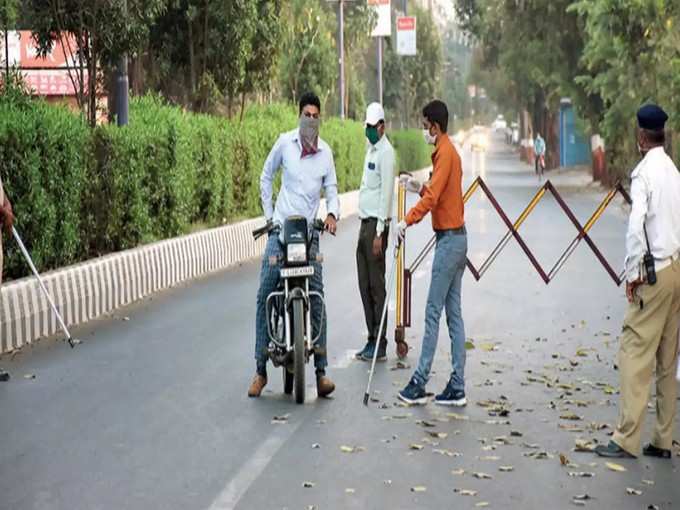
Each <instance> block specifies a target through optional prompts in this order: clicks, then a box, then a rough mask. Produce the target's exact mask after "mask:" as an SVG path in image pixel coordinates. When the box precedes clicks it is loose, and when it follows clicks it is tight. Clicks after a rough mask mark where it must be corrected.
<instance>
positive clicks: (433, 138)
mask: <svg viewBox="0 0 680 510" xmlns="http://www.w3.org/2000/svg"><path fill="white" fill-rule="evenodd" d="M423 138H425V143H427V144H429V145H434V144H436V143H437V135H431V134H430V130H429V129H423Z"/></svg>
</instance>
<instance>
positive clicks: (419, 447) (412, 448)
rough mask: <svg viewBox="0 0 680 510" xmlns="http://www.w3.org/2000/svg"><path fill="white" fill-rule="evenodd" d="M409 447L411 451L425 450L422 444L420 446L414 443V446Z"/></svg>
mask: <svg viewBox="0 0 680 510" xmlns="http://www.w3.org/2000/svg"><path fill="white" fill-rule="evenodd" d="M408 447H409V449H411V450H418V451H420V450H422V449H423V448H425V447H424V446H423V445H422V444H418V443H412V444H410V445H409V446H408Z"/></svg>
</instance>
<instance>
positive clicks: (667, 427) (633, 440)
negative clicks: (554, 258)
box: [595, 105, 680, 459]
mask: <svg viewBox="0 0 680 510" xmlns="http://www.w3.org/2000/svg"><path fill="white" fill-rule="evenodd" d="M637 117H638V125H639V129H638V147H639V150H640V153H641V154H642V155H643V159H642V161H641V162H640V163H639V164H638V166H637V167H636V168H635V170H633V173H632V176H631V177H632V183H631V197H632V199H633V207H632V210H631V213H630V220H629V225H628V234H627V236H626V262H625V265H626V295H627V297H628V302H629V303H630V305H629V307H628V310H627V312H626V315H625V318H624V321H623V334H622V335H621V345H620V349H619V370H620V376H621V397H620V403H619V405H620V413H619V421H618V424H617V426H616V431H615V432H614V436H613V437H612V440H611V441H610V442H609V444H608V445H601V446H598V447H597V448H596V450H595V452H596V453H597V454H598V455H600V456H602V457H618V458H625V457H637V456H638V455H639V454H640V442H641V441H640V436H641V433H642V424H643V422H644V418H645V415H646V414H647V402H648V400H649V394H650V386H651V384H652V373H653V372H654V371H655V370H656V427H655V429H654V433H653V435H652V440H651V442H650V443H649V444H647V445H646V446H645V447H644V448H643V449H642V453H643V454H644V455H647V456H650V457H661V458H664V459H670V457H671V446H672V441H673V418H674V416H675V409H676V398H677V397H676V393H677V383H676V381H675V367H676V362H677V356H678V317H679V316H680V198H678V197H680V173H678V169H677V168H676V167H675V165H674V164H673V161H672V160H671V158H669V157H668V155H667V154H666V152H665V151H664V143H665V134H664V126H665V123H666V120H667V119H668V116H667V115H666V114H665V113H664V111H663V110H662V109H661V108H659V107H658V106H655V105H647V106H644V107H642V108H641V109H640V110H639V111H638V114H637ZM647 253H649V254H651V257H653V261H652V260H651V258H650V257H649V256H647V257H648V259H649V264H650V265H653V266H654V274H655V275H656V282H654V278H653V276H652V275H651V271H647V270H646V269H645V268H646V266H647V265H648V264H646V263H645V260H644V259H645V256H646V254H647Z"/></svg>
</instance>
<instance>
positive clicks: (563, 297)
mask: <svg viewBox="0 0 680 510" xmlns="http://www.w3.org/2000/svg"><path fill="white" fill-rule="evenodd" d="M464 171H465V173H466V182H470V181H471V180H472V178H473V177H474V175H475V174H476V173H479V174H481V175H483V176H484V178H485V179H486V180H487V182H488V183H489V184H490V186H491V187H492V189H493V191H494V193H495V194H496V197H497V198H498V200H499V202H500V203H501V204H502V206H503V207H504V208H505V209H506V210H507V212H508V214H509V215H510V217H511V218H515V217H517V215H518V214H519V213H520V212H521V210H522V209H523V208H524V206H525V205H526V203H527V202H528V201H529V199H530V198H531V196H532V195H533V193H534V192H535V190H536V188H537V186H538V183H537V179H536V178H535V177H534V176H533V174H532V172H531V168H530V167H529V166H527V165H524V164H520V163H518V162H517V161H516V156H515V155H514V154H511V153H510V152H508V151H507V150H506V149H505V147H504V146H503V144H502V142H497V143H496V144H495V145H494V147H493V148H492V150H491V151H490V153H489V154H488V155H481V154H474V155H472V154H470V153H469V152H467V151H465V153H464ZM550 177H551V179H554V182H555V183H556V184H557V186H558V188H559V189H560V190H561V191H563V192H564V196H565V198H566V200H567V202H568V203H569V204H570V205H571V206H572V207H573V208H574V210H575V212H576V215H577V216H578V217H579V219H581V220H582V221H583V220H585V219H586V218H587V217H588V216H589V215H590V213H591V212H592V211H593V210H594V209H595V207H596V205H597V204H598V202H599V200H601V198H602V196H603V193H602V192H601V191H599V190H598V189H597V188H594V187H592V186H585V184H586V183H587V180H588V179H587V178H585V179H584V176H583V174H580V173H578V172H568V173H563V174H559V175H550ZM466 216H467V224H468V230H469V233H470V234H469V244H470V258H471V259H472V260H473V261H474V262H475V263H476V264H478V265H479V264H480V263H481V261H482V260H483V259H484V257H485V255H486V254H488V252H489V251H490V250H491V249H492V248H493V246H494V245H495V243H496V242H497V240H498V239H499V238H500V237H501V236H502V235H503V234H504V227H503V225H502V224H501V222H500V220H499V219H498V217H497V216H496V214H495V213H494V212H493V210H492V209H491V207H490V204H489V203H488V201H486V200H484V199H482V197H481V196H475V197H474V198H473V199H471V201H470V203H469V205H468V207H467V209H466ZM624 229H625V210H624V209H623V208H622V207H621V206H620V204H619V202H616V203H615V204H612V207H611V208H610V209H609V210H608V211H607V212H606V213H605V214H604V216H603V217H602V219H601V221H600V222H599V223H598V224H597V225H596V227H595V228H594V229H593V231H592V235H593V238H594V239H595V240H596V242H597V243H598V245H599V246H600V247H601V248H602V251H603V252H604V253H605V255H606V256H607V257H608V258H609V260H610V261H611V262H612V263H613V264H614V265H615V267H620V265H621V261H622V259H623V236H624ZM522 232H523V234H524V235H525V239H526V241H527V243H528V244H529V246H530V247H531V248H532V250H534V252H535V253H536V255H537V257H538V259H539V261H541V263H542V264H543V265H544V266H551V263H552V262H553V261H554V260H555V259H556V258H557V257H558V256H559V254H560V253H561V252H562V250H563V249H564V248H565V247H566V246H567V245H568V243H569V242H570V241H571V239H572V238H573V236H574V235H575V231H574V228H573V226H572V225H571V224H570V223H569V222H568V221H567V220H566V218H565V217H564V216H563V214H562V213H561V212H560V211H559V210H558V209H557V207H556V205H555V203H554V202H553V201H552V199H548V198H546V200H545V201H544V202H543V203H541V205H539V206H538V207H537V209H536V211H535V213H534V214H533V215H532V216H531V217H530V218H529V219H528V220H527V221H526V223H525V224H524V225H523V226H522ZM357 233H358V222H357V220H356V218H348V219H345V220H344V221H342V222H341V224H340V232H339V235H338V237H337V238H324V240H323V241H322V250H323V251H324V253H325V256H326V263H325V273H326V285H327V297H328V303H329V307H330V308H329V324H330V328H329V348H330V361H331V365H332V366H331V369H330V372H329V374H330V375H331V377H333V378H334V380H335V381H336V383H337V385H338V389H337V392H336V394H335V395H334V398H333V399H331V400H316V399H315V398H313V394H314V391H310V392H309V393H311V394H312V397H310V398H309V399H308V401H307V402H306V403H305V405H303V406H298V405H295V404H294V403H293V402H292V400H291V399H290V398H288V397H285V396H283V395H282V394H281V392H282V383H281V381H280V380H279V379H280V378H279V374H278V371H276V372H274V371H270V379H271V382H270V384H269V386H268V389H267V391H266V393H265V394H264V396H263V398H260V399H259V400H251V399H248V398H247V397H246V388H247V385H248V383H249V381H250V378H251V376H252V373H253V369H254V366H253V361H252V350H253V331H254V324H253V316H254V301H255V292H256V287H257V274H258V262H256V261H253V262H252V263H248V264H244V265H242V266H241V267H239V268H237V269H232V270H228V271H224V272H221V273H219V274H215V275H212V276H210V277H208V278H205V279H202V280H199V281H196V282H193V283H191V284H190V285H187V286H184V287H181V288H177V289H174V290H171V291H169V292H166V293H164V294H162V295H160V296H158V297H155V298H153V299H150V300H147V301H145V302H143V303H140V304H138V305H135V306H132V307H129V308H127V309H125V310H123V311H121V312H118V313H117V314H116V315H115V317H112V318H109V319H105V320H101V321H98V322H96V323H94V324H92V325H88V326H86V327H82V328H80V329H79V330H78V331H77V334H78V336H79V337H81V338H83V339H84V340H85V342H84V343H83V344H82V345H81V346H79V347H78V348H77V349H75V350H70V349H68V348H67V347H65V346H64V345H63V344H60V343H55V342H43V343H42V344H41V345H38V346H37V347H35V348H33V349H29V350H26V351H24V352H22V353H21V354H20V355H18V356H16V357H15V358H14V359H12V360H8V359H3V360H0V362H1V363H2V365H3V367H4V368H5V369H8V370H9V371H10V372H11V374H12V380H11V381H10V382H8V383H0V509H2V510H5V509H7V510H27V509H41V510H42V509H64V510H72V509H116V510H120V509H140V510H148V509H181V510H185V509H196V510H208V509H226V508H237V509H239V510H259V509H283V508H288V509H310V508H315V509H319V510H322V509H323V510H325V509H354V508H356V509H382V508H390V509H414V508H428V509H429V508H432V509H440V508H476V507H477V505H479V506H481V504H483V503H485V502H486V503H488V504H489V506H490V507H491V508H537V509H540V508H570V507H572V506H574V503H573V502H572V498H573V497H574V496H576V495H583V494H587V495H588V496H589V497H590V498H591V499H590V500H588V501H586V506H587V507H591V508H624V509H627V508H631V509H641V508H647V507H648V505H658V506H659V508H672V507H674V508H677V507H678V505H680V488H679V487H678V483H677V481H678V479H679V478H678V476H679V475H678V472H677V471H678V467H680V458H678V457H676V458H674V460H673V461H672V462H663V461H655V460H648V459H641V460H638V461H626V462H622V464H624V465H625V467H626V468H627V471H626V472H615V471H611V470H609V469H607V467H606V466H605V464H604V463H603V462H601V461H600V460H598V459H596V458H595V457H594V456H592V455H591V454H589V453H578V452H574V451H573V449H574V445H575V441H576V440H577V439H578V438H583V439H587V440H591V439H593V438H596V439H599V440H601V441H604V440H608V438H607V432H608V431H609V430H611V429H610V428H602V427H607V426H611V424H612V423H613V422H614V420H615V418H616V411H617V408H616V402H617V397H616V394H615V393H614V392H615V391H616V387H617V373H616V372H615V371H614V369H613V362H614V359H615V353H616V346H617V342H616V338H617V334H618V332H619V331H620V322H621V318H622V314H623V311H624V299H623V296H622V291H621V289H618V288H617V287H616V286H615V285H614V284H613V282H612V281H611V279H610V278H609V276H608V275H607V274H606V272H605V271H604V270H603V269H602V267H601V266H600V265H599V264H598V262H597V260H596V259H595V257H594V256H593V254H592V253H591V252H590V251H589V250H588V248H587V247H586V246H585V245H583V246H580V247H579V248H578V249H577V251H576V252H575V253H574V255H573V257H572V258H571V259H570V260H569V261H568V262H567V264H566V265H565V267H564V268H563V269H562V271H561V272H560V273H559V274H558V276H557V278H556V279H555V280H554V281H553V282H552V283H551V284H550V285H549V286H546V285H545V284H543V282H542V281H541V280H540V278H539V277H538V275H537V274H536V272H535V271H534V269H533V268H532V267H531V265H530V264H529V262H528V260H527V259H526V257H525V256H524V254H523V253H522V252H521V251H520V249H519V248H518V246H517V244H516V243H515V242H514V241H512V242H511V243H510V244H509V245H508V247H507V249H506V251H505V252H504V253H503V255H502V256H501V257H500V258H499V259H498V260H497V261H496V263H495V264H494V266H493V267H492V268H491V269H490V270H489V272H488V273H487V274H486V275H485V276H484V278H483V279H482V280H481V281H480V282H475V281H474V279H473V278H472V277H471V276H470V274H466V276H465V281H464V288H463V300H464V316H465V324H466V330H467V336H468V337H469V338H470V339H471V341H472V342H473V343H474V345H475V349H473V350H470V351H468V368H467V375H468V377H467V381H468V382H467V384H468V398H469V400H470V404H469V405H468V407H467V408H466V409H464V410H460V411H458V415H448V414H447V411H449V410H447V409H441V408H438V407H436V406H434V405H433V404H429V405H428V406H426V407H419V408H404V407H400V406H399V405H398V404H396V400H395V394H396V391H397V390H398V389H400V387H402V386H403V385H404V384H405V383H406V382H407V380H408V377H409V375H410V370H392V368H394V367H395V359H394V354H393V349H391V351H392V352H390V356H391V357H390V360H389V361H388V362H387V363H384V364H381V365H380V366H379V367H378V370H377V375H376V378H375V380H374V388H375V389H376V394H375V397H376V400H379V402H373V403H372V404H371V406H370V407H369V408H365V407H364V406H363V405H362V396H363V391H364V385H365V381H366V376H367V366H366V365H365V364H363V363H360V362H357V361H352V360H351V353H352V352H353V350H355V349H356V348H358V347H360V346H361V345H362V343H363V335H364V331H365V328H364V324H363V319H362V314H361V305H360V298H359V293H358V290H357V286H356V282H355V267H354V243H355V240H356V237H357ZM430 235H431V231H430V230H429V222H427V221H426V222H423V224H421V225H419V226H417V227H416V228H414V229H413V230H412V231H409V253H408V258H409V259H412V258H413V257H414V256H415V252H416V249H417V247H418V246H421V245H422V244H423V243H424V242H425V241H426V240H427V239H428V238H429V236H430ZM430 263H431V258H428V259H427V260H426V261H425V262H424V264H423V267H422V268H421V270H419V272H418V273H417V274H416V275H415V289H414V306H413V310H414V313H413V321H414V327H413V328H412V329H411V330H409V332H408V337H409V342H410V343H411V344H412V346H413V350H412V351H411V353H410V355H409V359H408V361H409V363H411V364H414V363H415V360H416V356H417V354H418V352H419V339H420V335H421V334H422V324H423V310H424V303H425V296H426V293H427V285H428V282H429V274H428V270H429V267H430ZM440 340H441V342H440V345H439V351H438V358H437V360H436V361H435V365H434V368H435V374H434V376H433V378H432V381H431V382H430V385H429V389H430V390H431V391H438V390H439V389H441V387H443V386H444V384H445V382H446V379H447V377H448V365H449V363H450V362H449V353H448V351H449V346H448V340H447V339H446V336H445V328H442V331H441V338H440ZM492 347H493V349H494V350H491V351H489V350H488V349H490V348H492ZM24 374H35V376H36V377H35V379H25V378H24ZM310 376H311V371H310ZM310 379H311V377H310ZM612 393H614V394H612ZM499 405H500V406H502V407H503V408H504V409H506V410H507V411H508V412H509V413H508V414H507V416H498V415H497V416H492V415H493V414H498V412H497V411H498V409H494V408H495V407H498V406H499ZM286 414H288V415H289V417H288V420H287V422H286V423H283V424H274V423H272V418H273V417H274V416H281V415H286ZM502 414H506V413H502ZM569 415H576V416H572V418H582V419H581V420H568V419H560V417H561V416H563V417H569ZM650 417H651V415H650ZM426 425H433V426H432V427H428V426H426ZM570 428H571V429H572V430H570ZM600 428H602V430H597V429H600ZM649 431H650V428H649V427H647V429H646V434H647V437H648V434H649ZM519 434H521V436H520V435H519ZM313 445H317V446H318V448H313ZM410 445H420V446H422V449H420V450H416V449H411V447H410ZM341 446H349V447H352V448H355V451H354V452H353V453H345V452H343V451H342V450H341ZM560 453H561V454H563V455H565V456H566V457H567V459H568V461H569V463H570V465H569V466H562V465H561V464H560V457H559V456H560ZM500 466H512V471H509V472H502V471H500V470H499V467H500ZM508 469H509V468H508ZM459 470H464V473H462V474H460V473H461V471H459ZM475 472H477V473H479V472H481V473H487V474H489V475H490V476H492V479H478V478H475V477H474V473H475ZM569 472H592V473H594V477H592V478H579V477H573V476H569V474H568V473H569ZM643 480H646V481H643ZM304 482H311V483H312V484H313V486H312V487H303V484H304ZM416 487H418V488H419V489H420V490H423V489H424V491H422V492H416V491H414V490H413V489H415V488H416ZM627 488H632V489H636V490H640V491H642V495H629V494H627V492H626V489H627ZM461 490H469V491H476V494H475V495H465V493H464V492H461Z"/></svg>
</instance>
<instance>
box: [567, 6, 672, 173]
mask: <svg viewBox="0 0 680 510" xmlns="http://www.w3.org/2000/svg"><path fill="white" fill-rule="evenodd" d="M572 11H573V12H576V13H578V15H579V17H580V18H581V19H582V20H583V21H584V23H585V33H586V36H587V37H586V44H585V47H584V52H583V59H582V62H583V64H584V66H585V72H583V73H581V74H580V75H579V76H578V77H577V78H576V82H577V83H578V84H580V85H581V86H582V87H583V88H584V89H585V91H586V92H588V93H591V94H597V95H599V96H601V98H602V102H603V105H604V114H603V115H602V117H601V123H600V127H601V130H602V133H603V134H604V136H605V139H606V141H607V146H608V149H607V154H608V159H609V162H610V168H612V169H613V170H614V171H615V172H617V171H618V173H619V176H621V177H622V176H623V175H625V174H627V173H628V170H629V169H630V165H631V161H635V159H636V152H635V150H636V148H635V137H634V129H635V125H636V124H635V111H636V110H637V109H638V108H639V107H640V106H641V105H642V104H644V103H645V102H648V101H655V102H658V103H660V104H662V105H664V108H666V109H667V110H668V111H669V112H670V114H671V115H670V118H671V122H670V126H671V127H673V128H675V130H676V131H677V130H679V129H680V119H678V117H679V115H680V34H679V33H678V27H679V26H680V4H678V2H676V1H673V0H659V1H657V0H641V1H638V2H619V1H612V0H600V1H598V2H588V1H579V2H576V3H575V4H574V6H573V7H572Z"/></svg>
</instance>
